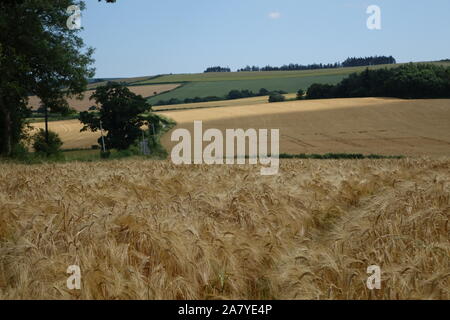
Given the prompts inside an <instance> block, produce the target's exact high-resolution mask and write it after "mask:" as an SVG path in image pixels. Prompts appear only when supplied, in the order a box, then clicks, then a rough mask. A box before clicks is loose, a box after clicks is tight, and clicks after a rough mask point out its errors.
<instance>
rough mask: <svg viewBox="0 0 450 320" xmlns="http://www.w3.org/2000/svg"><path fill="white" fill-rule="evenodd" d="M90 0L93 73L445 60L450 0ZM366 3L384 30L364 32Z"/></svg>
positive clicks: (87, 24)
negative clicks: (380, 58)
mask: <svg viewBox="0 0 450 320" xmlns="http://www.w3.org/2000/svg"><path fill="white" fill-rule="evenodd" d="M117 1H118V2H117V3H115V4H106V3H105V2H100V3H99V2H98V1H97V0H86V1H85V2H86V5H87V9H86V10H85V11H84V12H83V17H82V26H83V28H84V30H83V31H82V32H81V36H82V37H83V39H84V40H85V42H86V44H87V45H88V46H92V47H94V48H96V52H95V56H94V57H95V59H96V62H95V67H96V69H97V74H96V77H132V76H146V75H156V74H163V73H195V72H202V71H203V70H204V69H205V68H206V67H209V66H215V65H221V66H229V67H230V68H232V69H233V70H234V69H236V68H241V67H245V66H246V65H259V66H265V65H268V64H270V65H274V66H275V65H282V64H287V63H300V64H309V63H314V62H317V63H320V62H322V63H332V62H337V61H343V60H344V59H346V58H347V57H349V56H370V55H393V56H394V57H395V58H396V59H397V60H398V61H399V62H409V61H430V60H437V59H444V58H450V41H449V40H450V1H449V0H432V1H424V0H423V1H422V0H420V1H418V0H371V1H364V0H164V1H153V0H117ZM369 5H378V6H379V7H380V8H381V14H382V16H381V21H382V29H381V30H369V29H368V28H367V26H366V21H367V18H368V17H369V15H368V14H367V13H366V9H367V7H368V6H369Z"/></svg>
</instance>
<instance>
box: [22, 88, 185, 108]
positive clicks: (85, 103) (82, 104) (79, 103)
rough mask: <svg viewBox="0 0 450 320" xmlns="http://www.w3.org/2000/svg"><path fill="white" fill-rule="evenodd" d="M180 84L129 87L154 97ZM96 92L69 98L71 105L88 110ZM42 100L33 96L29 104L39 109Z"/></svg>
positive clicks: (92, 91) (93, 102)
mask: <svg viewBox="0 0 450 320" xmlns="http://www.w3.org/2000/svg"><path fill="white" fill-rule="evenodd" d="M179 86H180V85H179V84H176V83H174V84H160V85H149V86H130V87H128V89H130V90H131V92H133V93H135V94H138V95H141V96H143V97H144V98H148V97H152V96H154V95H155V93H156V94H160V93H163V92H167V91H171V90H173V89H175V88H178V87H179ZM93 93H94V90H88V91H86V92H85V93H84V98H83V99H82V100H78V99H75V98H71V99H67V102H68V103H69V106H70V107H71V108H73V109H75V110H76V111H87V110H88V109H89V108H90V107H92V106H93V105H95V101H93V100H89V99H90V97H91V95H92V94H93ZM40 103H41V100H40V99H39V98H38V97H36V96H32V97H30V98H29V103H28V104H29V105H30V106H31V107H32V108H33V109H34V110H36V109H38V108H39V106H40Z"/></svg>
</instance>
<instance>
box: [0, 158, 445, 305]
mask: <svg viewBox="0 0 450 320" xmlns="http://www.w3.org/2000/svg"><path fill="white" fill-rule="evenodd" d="M11 177H14V178H13V179H12V178H11ZM449 216H450V160H449V158H442V159H435V160H431V159H427V158H421V159H401V160H360V161H355V160H333V161H317V160H305V161H302V160H283V161H282V162H281V167H280V173H279V175H277V176H261V175H260V174H259V168H258V167H253V166H248V165H247V166H206V165H204V166H179V167H177V166H175V165H173V164H172V163H170V162H168V161H143V160H126V161H108V162H94V163H66V164H44V165H33V166H26V165H18V164H0V299H449V298H450V292H449V291H450V273H449V270H450V259H449V255H450V244H449V231H450V230H449V223H448V221H449ZM71 265H78V266H79V267H80V269H81V290H74V291H71V290H69V289H68V288H67V286H66V282H67V278H68V277H69V274H67V273H66V270H67V268H68V266H71ZM371 265H377V266H379V267H380V268H381V272H382V282H381V289H380V290H373V291H371V290H369V289H368V288H367V286H366V281H367V278H368V277H369V274H367V267H368V266H371Z"/></svg>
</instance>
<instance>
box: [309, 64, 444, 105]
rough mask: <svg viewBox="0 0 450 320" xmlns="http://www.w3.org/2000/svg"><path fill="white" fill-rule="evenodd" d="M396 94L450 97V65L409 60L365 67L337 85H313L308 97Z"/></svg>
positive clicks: (419, 96)
mask: <svg viewBox="0 0 450 320" xmlns="http://www.w3.org/2000/svg"><path fill="white" fill-rule="evenodd" d="M354 97H393V98H403V99H433V98H450V67H444V66H438V65H433V64H413V63H409V64H406V65H402V66H399V67H396V68H390V69H389V68H383V69H378V70H369V69H366V70H365V71H364V72H361V73H354V74H351V75H349V76H348V77H347V78H345V79H343V80H342V81H341V82H339V83H338V84H336V85H330V84H318V83H315V84H312V85H311V86H310V87H309V88H308V90H307V95H306V98H307V99H327V98H354Z"/></svg>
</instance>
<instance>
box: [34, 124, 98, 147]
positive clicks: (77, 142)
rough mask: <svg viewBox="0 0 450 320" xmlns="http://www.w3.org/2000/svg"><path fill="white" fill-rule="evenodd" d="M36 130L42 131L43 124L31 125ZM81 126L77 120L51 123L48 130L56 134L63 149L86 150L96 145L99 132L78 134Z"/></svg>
mask: <svg viewBox="0 0 450 320" xmlns="http://www.w3.org/2000/svg"><path fill="white" fill-rule="evenodd" d="M32 126H33V127H35V128H36V129H44V128H45V124H44V123H43V122H40V123H34V124H32ZM82 127H83V125H82V124H81V123H80V121H79V120H64V121H52V122H49V123H48V129H49V130H51V131H54V132H57V133H58V134H59V136H60V138H61V140H62V141H63V143H64V144H63V146H62V148H63V149H80V148H81V149H87V148H90V147H91V146H93V145H97V144H98V142H97V140H98V138H100V132H91V131H85V132H80V130H81V128H82Z"/></svg>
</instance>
